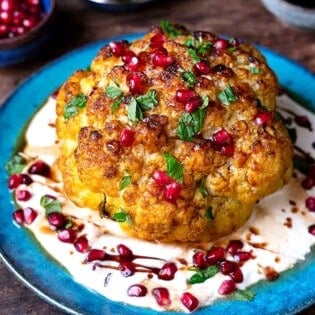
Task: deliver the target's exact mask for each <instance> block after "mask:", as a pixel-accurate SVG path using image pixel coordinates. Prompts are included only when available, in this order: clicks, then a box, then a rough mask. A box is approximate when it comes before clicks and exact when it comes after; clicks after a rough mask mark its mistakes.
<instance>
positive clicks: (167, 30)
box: [160, 20, 182, 37]
mask: <svg viewBox="0 0 315 315" xmlns="http://www.w3.org/2000/svg"><path fill="white" fill-rule="evenodd" d="M160 26H161V28H162V31H163V33H164V34H166V35H168V36H170V37H176V36H178V35H181V33H182V32H181V30H180V29H178V28H177V27H176V26H175V25H173V24H172V23H170V22H169V21H165V20H162V21H161V22H160Z"/></svg>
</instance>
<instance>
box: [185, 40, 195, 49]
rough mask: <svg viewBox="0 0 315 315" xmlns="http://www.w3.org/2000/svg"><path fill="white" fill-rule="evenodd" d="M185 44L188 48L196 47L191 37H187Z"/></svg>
mask: <svg viewBox="0 0 315 315" xmlns="http://www.w3.org/2000/svg"><path fill="white" fill-rule="evenodd" d="M185 46H186V47H188V48H195V47H196V40H195V39H194V38H193V37H192V38H187V39H186V40H185Z"/></svg>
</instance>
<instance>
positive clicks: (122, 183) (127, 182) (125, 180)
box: [119, 174, 132, 190]
mask: <svg viewBox="0 0 315 315" xmlns="http://www.w3.org/2000/svg"><path fill="white" fill-rule="evenodd" d="M131 182H132V177H131V175H129V174H126V175H125V176H124V177H123V178H122V179H121V181H120V184H119V190H123V189H125V188H127V187H128V186H129V185H130V184H131Z"/></svg>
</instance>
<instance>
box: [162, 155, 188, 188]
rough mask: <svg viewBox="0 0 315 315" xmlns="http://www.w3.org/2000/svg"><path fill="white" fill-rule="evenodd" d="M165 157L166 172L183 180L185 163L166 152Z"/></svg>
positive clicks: (180, 180) (174, 177) (179, 180)
mask: <svg viewBox="0 0 315 315" xmlns="http://www.w3.org/2000/svg"><path fill="white" fill-rule="evenodd" d="M164 158H165V161H166V174H167V175H168V176H170V177H172V178H173V179H175V180H176V181H178V182H179V183H182V182H183V171H184V167H183V165H182V164H181V163H180V162H178V160H177V159H176V158H175V157H174V156H173V155H171V154H169V153H167V152H165V153H164Z"/></svg>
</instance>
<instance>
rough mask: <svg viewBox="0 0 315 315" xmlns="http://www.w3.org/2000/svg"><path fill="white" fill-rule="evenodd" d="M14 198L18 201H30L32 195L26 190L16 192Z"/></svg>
mask: <svg viewBox="0 0 315 315" xmlns="http://www.w3.org/2000/svg"><path fill="white" fill-rule="evenodd" d="M15 197H16V199H17V200H18V201H28V200H30V199H31V197H32V194H31V193H30V192H29V191H28V190H24V189H21V190H18V191H16V193H15Z"/></svg>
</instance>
